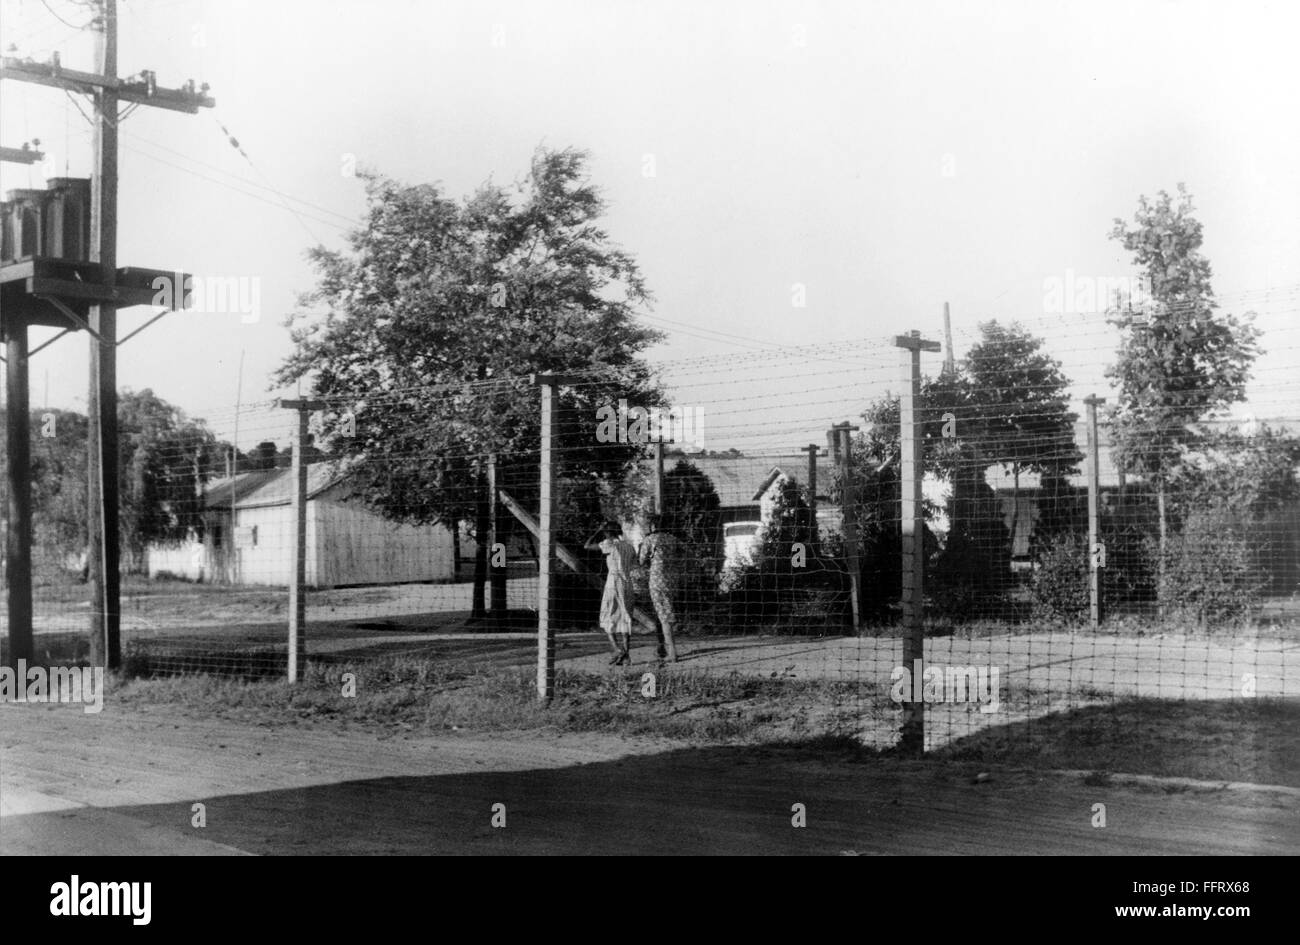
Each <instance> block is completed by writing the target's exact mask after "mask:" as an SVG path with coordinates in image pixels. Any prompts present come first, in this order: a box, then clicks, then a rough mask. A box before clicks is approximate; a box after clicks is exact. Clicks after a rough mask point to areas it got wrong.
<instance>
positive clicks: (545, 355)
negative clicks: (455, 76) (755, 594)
mask: <svg viewBox="0 0 1300 945" xmlns="http://www.w3.org/2000/svg"><path fill="white" fill-rule="evenodd" d="M586 162H587V155H586V154H585V153H584V152H581V151H576V150H572V149H566V150H548V149H539V150H538V151H537V152H536V153H535V154H534V157H533V160H532V165H531V168H530V170H529V173H528V174H527V176H526V177H525V178H524V179H523V180H522V181H521V182H519V183H518V184H517V185H515V186H514V187H513V188H510V189H507V188H505V187H501V186H498V185H496V184H493V183H486V184H484V185H483V186H482V187H480V188H479V189H478V190H477V191H476V192H475V193H474V194H473V195H472V196H470V197H469V198H467V199H465V200H462V201H456V200H453V199H451V198H449V197H448V196H446V195H445V194H444V192H443V191H442V189H441V188H440V187H439V186H438V185H434V184H422V185H416V186H406V185H403V184H400V183H398V182H396V181H393V180H391V179H388V178H385V177H383V176H381V175H378V174H375V173H367V174H366V175H364V177H365V181H366V192H367V199H368V203H369V209H368V212H367V217H366V220H365V223H364V225H363V226H361V227H360V228H359V229H357V230H356V231H354V232H353V233H351V234H350V236H349V241H350V244H351V252H333V251H329V250H326V249H324V248H316V249H314V250H312V251H311V253H310V259H311V261H312V263H313V265H314V266H315V268H316V271H317V274H318V280H319V281H318V285H317V287H316V288H315V289H314V290H313V291H312V292H310V293H307V294H306V295H305V296H303V298H302V300H301V304H300V306H299V309H298V311H297V312H295V314H294V315H293V316H291V317H290V325H291V327H292V329H293V330H292V337H293V340H294V343H295V348H296V350H295V351H294V353H293V354H292V356H291V357H290V358H289V359H288V360H287V361H286V362H285V363H284V364H283V365H282V366H281V368H280V370H279V371H278V373H277V375H276V381H277V383H280V384H288V383H290V382H293V381H297V380H299V379H302V378H310V380H311V382H312V389H313V394H314V396H316V397H322V398H325V399H327V400H328V402H329V403H330V404H331V410H330V411H328V412H327V415H326V417H325V418H324V419H325V425H326V427H328V428H330V429H338V428H340V427H341V426H343V425H344V422H345V421H350V424H352V425H355V435H354V436H349V437H346V438H341V439H339V440H338V441H336V442H335V443H334V444H333V448H334V449H335V450H336V451H338V452H340V453H341V454H343V455H345V456H346V457H349V458H350V459H351V460H352V461H353V463H354V465H355V469H356V472H357V475H358V477H359V478H358V484H359V486H360V488H361V490H362V492H363V494H364V495H365V497H366V498H367V499H368V501H369V502H371V503H372V504H373V505H374V506H375V507H377V508H378V509H379V510H381V511H382V512H383V513H385V514H387V515H388V516H390V517H393V518H397V519H403V520H407V521H417V522H442V523H446V524H448V525H449V526H450V527H453V528H455V527H457V526H458V523H460V522H471V523H473V531H474V534H475V535H476V536H479V537H482V536H483V535H484V534H485V532H486V528H487V523H488V512H489V506H488V493H487V482H486V467H487V460H488V457H489V455H491V454H495V455H496V461H497V477H498V482H499V484H501V485H502V486H503V487H505V488H509V489H511V490H512V491H513V492H514V493H515V494H516V495H517V496H518V497H519V498H520V501H535V496H536V483H537V475H536V463H537V451H538V449H539V442H540V440H539V410H538V395H537V390H536V388H534V387H532V386H530V384H529V380H528V376H529V374H530V373H533V372H556V373H563V374H569V375H579V376H580V381H579V382H575V383H572V384H568V385H563V386H561V387H560V389H559V393H558V399H559V404H558V406H559V413H560V415H561V418H562V419H563V421H564V424H565V425H564V437H563V439H564V443H563V447H564V448H563V449H562V451H561V457H560V461H559V464H558V465H559V468H558V469H557V479H559V480H560V481H564V480H567V479H574V480H583V479H586V478H589V477H595V478H597V479H600V480H603V481H606V482H613V481H617V480H619V479H620V478H621V477H622V476H623V475H624V473H626V471H627V470H628V469H629V468H630V465H631V464H632V463H633V462H634V461H635V460H636V459H637V458H638V457H639V455H640V454H641V453H642V452H643V448H642V447H641V446H640V445H638V444H634V443H626V444H622V443H597V440H596V437H595V429H596V410H597V408H598V407H601V406H604V405H608V404H615V403H617V402H618V400H619V399H620V398H626V399H627V400H628V402H629V403H630V404H635V405H638V406H642V407H650V406H661V405H662V404H663V395H662V393H661V392H660V390H659V388H658V385H657V383H656V382H655V381H654V379H653V378H652V376H651V372H650V369H649V367H648V366H647V365H646V364H645V362H644V361H643V360H642V359H641V358H640V356H639V355H640V352H641V351H642V350H644V349H645V348H646V347H647V346H648V345H650V344H652V343H653V342H655V341H657V340H658V339H659V338H660V337H661V335H660V334H659V333H658V332H655V331H653V330H651V329H647V328H642V327H640V326H638V325H637V324H636V322H635V321H634V317H633V316H634V313H635V310H636V308H637V307H638V306H640V305H643V304H646V303H648V301H649V298H650V297H649V293H648V292H647V290H646V288H645V285H644V283H643V281H642V277H641V274H640V271H639V269H638V267H637V264H636V261H635V260H634V259H633V257H632V256H631V255H630V254H629V253H627V252H626V251H624V250H622V249H621V248H619V247H617V246H616V245H614V244H613V243H612V242H611V241H610V238H609V236H608V234H607V233H606V232H605V230H604V229H602V228H601V226H600V223H599V221H600V217H601V215H602V214H603V212H604V210H605V204H604V202H603V200H602V198H601V196H600V194H599V192H598V191H597V190H596V188H595V187H593V186H592V185H591V183H590V182H589V181H588V180H587V178H586ZM313 311H314V313H315V315H316V317H313ZM478 547H479V551H478V556H477V559H476V562H475V581H474V604H473V612H474V616H481V615H482V614H483V613H484V612H485V606H484V594H483V590H484V583H485V580H486V575H487V549H486V548H485V546H484V542H483V541H479V542H478ZM494 596H495V595H494Z"/></svg>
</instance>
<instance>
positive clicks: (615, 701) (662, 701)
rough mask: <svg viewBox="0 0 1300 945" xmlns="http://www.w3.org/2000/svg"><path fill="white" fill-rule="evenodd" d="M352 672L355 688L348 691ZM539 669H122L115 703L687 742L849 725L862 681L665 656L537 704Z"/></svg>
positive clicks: (264, 716)
mask: <svg viewBox="0 0 1300 945" xmlns="http://www.w3.org/2000/svg"><path fill="white" fill-rule="evenodd" d="M345 674H352V676H353V677H354V683H355V694H354V695H347V694H345V684H346V683H345V680H346V676H345ZM535 686H536V677H535V675H534V674H533V673H531V672H524V671H517V670H484V669H482V668H478V667H474V666H470V665H464V664H462V665H449V664H446V663H443V662H441V661H436V660H431V659H420V658H412V657H388V658H383V659H380V660H378V661H376V662H374V663H364V664H358V665H354V666H348V665H337V664H336V665H320V664H309V666H308V670H307V673H306V678H305V679H304V680H303V682H302V683H301V684H300V685H297V686H290V685H289V684H288V683H286V682H282V681H278V680H277V681H271V680H251V679H234V678H229V677H217V676H211V675H197V676H196V675H189V676H168V677H162V678H149V679H139V678H135V679H133V678H122V679H119V680H117V681H116V682H115V685H114V688H113V691H112V698H113V699H114V700H115V701H116V702H117V703H119V704H122V705H128V706H130V705H151V704H165V705H169V706H176V707H180V708H182V709H184V710H186V711H192V712H195V713H198V714H202V715H204V716H206V717H218V718H230V719H234V720H245V721H257V722H258V723H260V724H272V725H293V724H301V723H303V722H304V721H315V722H330V723H341V724H347V725H356V726H362V727H372V728H380V729H384V730H387V731H424V732H436V731H447V730H464V731H478V732H492V731H507V730H508V731H532V730H546V731H553V732H610V733H618V734H623V735H636V736H655V737H662V738H668V739H675V740H683V741H689V742H692V743H696V744H700V743H718V742H726V743H736V742H755V743H757V742H768V741H778V742H779V741H788V740H802V739H806V738H811V737H825V736H828V735H830V736H833V735H835V734H836V732H837V731H838V732H840V733H844V732H851V731H852V729H853V726H854V724H855V720H856V718H857V715H858V710H859V707H860V704H861V703H862V702H863V701H864V700H869V699H871V698H873V696H872V694H871V693H870V692H868V691H866V690H868V689H869V687H867V686H865V685H862V684H855V683H830V682H821V681H800V680H790V679H773V678H758V677H750V676H742V675H740V674H737V673H733V674H729V675H718V674H713V673H700V672H692V671H681V670H677V669H674V668H671V667H670V668H665V669H663V670H660V671H657V672H656V674H655V689H656V691H655V694H654V696H653V697H648V696H647V695H645V694H644V692H643V687H644V686H645V679H644V674H643V673H642V672H640V671H637V672H632V673H621V672H610V673H608V674H596V673H576V672H568V671H563V670H561V671H560V672H559V673H558V674H557V678H556V693H557V694H556V697H555V698H554V699H553V700H552V702H551V704H550V705H548V706H543V705H541V704H539V702H538V699H537V693H536V688H535Z"/></svg>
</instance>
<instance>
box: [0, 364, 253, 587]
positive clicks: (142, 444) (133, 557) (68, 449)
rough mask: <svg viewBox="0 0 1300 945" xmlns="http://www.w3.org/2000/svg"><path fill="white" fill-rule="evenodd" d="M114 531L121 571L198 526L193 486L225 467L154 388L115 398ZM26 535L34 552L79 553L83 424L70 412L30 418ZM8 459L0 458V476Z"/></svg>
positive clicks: (192, 423) (205, 435)
mask: <svg viewBox="0 0 1300 945" xmlns="http://www.w3.org/2000/svg"><path fill="white" fill-rule="evenodd" d="M118 428H119V434H120V438H119V447H118V464H119V468H118V480H119V483H120V490H121V491H120V501H119V504H118V515H119V531H120V535H121V542H122V547H123V550H124V552H125V553H126V555H127V557H126V560H125V562H124V564H125V566H127V567H131V566H133V565H134V566H138V565H139V564H141V563H142V560H143V552H144V549H145V547H146V546H147V545H148V544H149V542H151V541H166V540H169V539H175V538H182V537H184V536H185V534H186V533H187V532H188V530H189V529H191V528H194V529H201V527H202V520H201V515H200V501H201V500H200V492H199V486H200V485H201V483H202V482H203V481H205V480H206V479H208V478H211V477H212V476H213V475H217V474H220V473H221V472H223V471H224V467H225V458H224V456H225V453H224V450H225V449H226V448H227V444H221V443H218V442H217V441H216V439H215V437H213V435H212V433H211V432H210V431H209V430H208V429H207V427H206V426H205V425H204V423H203V422H202V421H200V420H194V419H191V418H189V417H186V416H185V414H184V412H182V411H181V410H180V409H179V408H177V407H176V406H174V405H172V404H170V403H168V402H167V401H165V400H163V399H162V398H160V397H158V396H157V395H156V394H154V392H153V391H152V390H148V389H146V390H142V391H131V390H123V391H121V393H120V394H119V396H118ZM31 429H32V531H33V541H34V544H35V546H36V552H37V554H38V555H39V556H41V557H44V558H46V559H62V558H64V557H66V556H67V555H69V554H77V553H79V552H81V551H82V550H84V549H85V547H86V542H87V540H88V536H87V531H86V475H87V467H86V443H87V435H88V423H87V420H86V417H85V416H84V415H83V414H80V413H77V412H75V411H68V410H40V411H35V412H33V413H32V417H31ZM5 465H7V457H6V456H3V455H0V471H2V470H3V467H4V466H5Z"/></svg>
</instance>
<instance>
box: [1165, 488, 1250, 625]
mask: <svg viewBox="0 0 1300 945" xmlns="http://www.w3.org/2000/svg"><path fill="white" fill-rule="evenodd" d="M1257 557H1258V555H1257V554H1256V552H1255V549H1254V548H1253V547H1252V543H1251V541H1250V539H1249V538H1248V537H1247V534H1246V532H1245V529H1244V528H1243V526H1242V525H1241V524H1239V523H1238V522H1237V521H1235V520H1232V519H1228V518H1226V517H1224V516H1221V515H1216V514H1213V513H1208V514H1202V513H1193V514H1192V515H1191V516H1189V517H1188V519H1187V522H1186V524H1185V525H1184V526H1183V530H1182V532H1181V533H1180V534H1178V535H1174V536H1171V537H1170V539H1169V541H1168V543H1167V547H1166V549H1165V567H1164V573H1163V574H1162V575H1161V578H1160V582H1159V585H1160V586H1159V589H1158V590H1159V599H1160V603H1161V605H1162V607H1163V609H1164V611H1165V613H1166V614H1168V615H1183V616H1187V617H1192V618H1195V619H1196V620H1197V622H1199V623H1202V624H1204V623H1206V622H1207V621H1210V620H1224V619H1229V620H1230V619H1234V618H1238V617H1243V616H1246V615H1247V614H1249V613H1250V611H1251V609H1252V608H1253V607H1254V606H1255V603H1256V602H1257V601H1258V599H1259V597H1260V595H1261V594H1262V593H1263V591H1264V588H1265V585H1266V583H1267V581H1266V579H1265V578H1264V576H1263V574H1262V572H1261V571H1260V570H1259V569H1258V567H1257V560H1256V559H1257Z"/></svg>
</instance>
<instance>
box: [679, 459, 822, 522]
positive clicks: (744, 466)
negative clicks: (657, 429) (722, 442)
mask: <svg viewBox="0 0 1300 945" xmlns="http://www.w3.org/2000/svg"><path fill="white" fill-rule="evenodd" d="M680 460H685V461H686V462H688V463H690V464H691V465H693V466H695V468H696V469H698V470H699V471H700V472H702V473H704V475H706V476H708V477H709V480H710V481H711V482H712V483H713V488H714V489H716V490H717V492H718V499H719V504H720V505H721V506H722V508H724V509H726V508H738V507H746V506H748V507H757V506H758V504H759V498H760V496H762V495H763V493H764V492H766V491H767V489H769V488H770V487H771V485H772V483H773V482H774V481H775V480H776V478H777V476H778V475H780V474H781V473H784V474H785V475H787V476H789V477H791V478H793V479H797V480H799V481H800V482H803V481H805V480H806V479H807V478H808V454H807V453H784V454H773V455H765V456H700V455H691V454H687V455H670V456H665V457H664V472H669V471H671V470H672V469H673V468H674V467H675V466H676V465H677V463H678V462H679V461H680ZM830 475H831V466H830V458H829V457H827V456H819V457H818V458H817V492H818V493H819V494H820V495H822V496H825V494H826V489H827V487H828V486H829V485H830Z"/></svg>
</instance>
